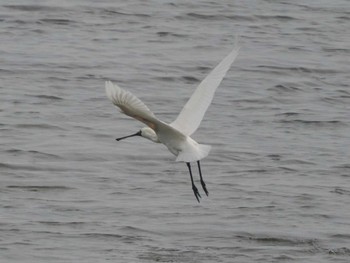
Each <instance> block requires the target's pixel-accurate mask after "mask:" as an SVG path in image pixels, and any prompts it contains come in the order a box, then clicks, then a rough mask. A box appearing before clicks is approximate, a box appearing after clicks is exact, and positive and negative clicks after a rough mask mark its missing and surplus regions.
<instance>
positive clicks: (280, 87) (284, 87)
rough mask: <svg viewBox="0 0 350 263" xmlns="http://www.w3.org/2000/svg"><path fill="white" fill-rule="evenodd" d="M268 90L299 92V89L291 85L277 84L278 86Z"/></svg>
mask: <svg viewBox="0 0 350 263" xmlns="http://www.w3.org/2000/svg"><path fill="white" fill-rule="evenodd" d="M268 90H273V91H277V92H295V91H299V90H300V89H299V88H297V87H295V86H293V85H287V84H284V85H283V84H278V85H275V86H274V87H273V88H269V89H268Z"/></svg>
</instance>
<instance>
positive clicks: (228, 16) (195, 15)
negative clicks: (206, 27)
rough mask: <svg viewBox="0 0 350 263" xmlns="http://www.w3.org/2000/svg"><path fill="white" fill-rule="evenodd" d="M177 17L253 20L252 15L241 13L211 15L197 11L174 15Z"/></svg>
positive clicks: (254, 18)
mask: <svg viewBox="0 0 350 263" xmlns="http://www.w3.org/2000/svg"><path fill="white" fill-rule="evenodd" d="M176 18H177V19H184V18H190V19H203V20H225V19H228V20H235V21H255V20H256V17H254V16H243V15H211V14H199V13H193V12H191V13H187V14H186V15H185V16H183V15H181V16H176Z"/></svg>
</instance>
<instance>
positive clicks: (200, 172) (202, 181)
mask: <svg viewBox="0 0 350 263" xmlns="http://www.w3.org/2000/svg"><path fill="white" fill-rule="evenodd" d="M197 164H198V170H199V176H200V178H201V184H202V188H203V190H204V192H205V194H206V195H207V196H208V195H209V192H208V190H207V187H206V185H205V182H204V180H203V177H202V171H201V165H200V163H199V161H197Z"/></svg>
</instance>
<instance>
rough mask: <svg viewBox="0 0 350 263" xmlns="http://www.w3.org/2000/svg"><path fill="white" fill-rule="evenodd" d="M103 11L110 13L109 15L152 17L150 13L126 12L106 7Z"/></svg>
mask: <svg viewBox="0 0 350 263" xmlns="http://www.w3.org/2000/svg"><path fill="white" fill-rule="evenodd" d="M103 13H105V14H109V15H122V16H137V17H151V15H149V14H142V13H126V12H120V11H115V10H111V9H104V10H103Z"/></svg>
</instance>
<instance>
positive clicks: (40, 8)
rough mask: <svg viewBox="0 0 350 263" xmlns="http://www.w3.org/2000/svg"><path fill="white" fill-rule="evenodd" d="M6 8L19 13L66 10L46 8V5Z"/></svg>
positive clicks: (7, 6)
mask: <svg viewBox="0 0 350 263" xmlns="http://www.w3.org/2000/svg"><path fill="white" fill-rule="evenodd" d="M4 7H6V8H9V9H14V10H19V11H29V12H33V11H51V12H52V11H62V10H65V9H64V8H62V7H58V6H44V5H4Z"/></svg>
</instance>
